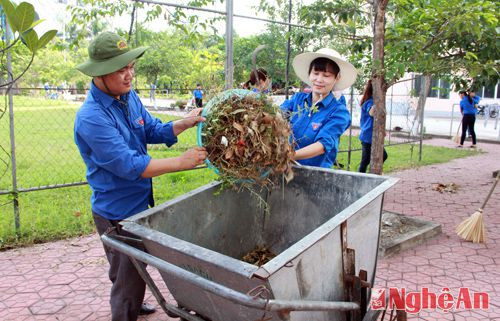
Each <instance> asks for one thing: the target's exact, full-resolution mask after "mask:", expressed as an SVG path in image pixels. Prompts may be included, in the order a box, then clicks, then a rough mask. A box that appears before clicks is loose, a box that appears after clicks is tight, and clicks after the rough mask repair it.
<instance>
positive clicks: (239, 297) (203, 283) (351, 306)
mask: <svg viewBox="0 0 500 321" xmlns="http://www.w3.org/2000/svg"><path fill="white" fill-rule="evenodd" d="M101 240H102V242H103V243H104V244H105V245H107V246H109V247H111V248H113V249H115V250H118V251H120V252H122V253H124V254H126V255H128V256H130V257H133V258H134V259H137V260H139V261H142V262H144V263H146V264H148V265H151V266H153V267H155V268H157V269H158V270H160V271H162V272H166V273H169V274H171V275H174V276H175V277H178V278H179V279H182V280H183V281H185V282H188V283H191V284H192V285H195V286H197V287H199V288H201V289H203V290H205V291H208V292H210V293H212V294H214V295H217V296H219V297H221V298H224V299H226V300H229V301H231V302H234V303H238V304H241V305H244V306H246V307H249V308H255V309H259V310H265V311H330V310H335V311H352V310H359V304H358V303H355V302H342V301H306V300H265V299H261V298H254V297H252V296H249V295H246V294H243V293H241V292H238V291H235V290H233V289H231V288H228V287H226V286H224V285H221V284H219V283H216V282H213V281H210V280H207V279H205V278H203V277H201V276H199V275H197V274H194V273H192V272H190V271H187V270H184V269H182V268H180V267H178V266H176V265H173V264H171V263H169V262H166V261H164V260H162V259H159V258H157V257H155V256H153V255H151V254H149V253H146V252H144V251H141V250H139V249H136V248H135V247H133V246H130V245H128V244H126V243H123V242H120V241H118V240H116V239H114V238H113V237H112V236H110V235H102V236H101Z"/></svg>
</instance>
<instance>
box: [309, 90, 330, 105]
mask: <svg viewBox="0 0 500 321" xmlns="http://www.w3.org/2000/svg"><path fill="white" fill-rule="evenodd" d="M312 95H313V93H312V92H311V93H309V94H308V95H307V98H306V100H307V103H308V105H309V106H311V105H312ZM332 101H334V102H337V99H336V98H335V96H334V95H333V93H332V92H330V93H329V94H328V96H326V97H325V98H323V100H322V101H320V102H319V103H318V107H321V106H323V107H324V106H328V105H330V104H331V103H332Z"/></svg>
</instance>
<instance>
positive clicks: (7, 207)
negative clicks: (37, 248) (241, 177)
mask: <svg viewBox="0 0 500 321" xmlns="http://www.w3.org/2000/svg"><path fill="white" fill-rule="evenodd" d="M192 90H194V89H182V90H179V89H172V88H162V89H156V90H155V91H154V92H152V91H151V90H150V89H149V88H140V89H139V90H138V92H139V95H140V97H141V100H142V102H143V104H144V105H145V106H146V108H147V109H148V110H149V111H150V112H151V113H152V114H153V115H154V116H156V117H158V118H160V119H162V120H163V121H170V120H175V119H178V118H180V117H183V116H184V115H185V114H186V112H187V111H188V110H189V109H191V108H194V106H193V102H192ZM215 92H216V91H215V90H208V91H207V92H206V93H205V97H206V98H204V99H205V102H206V100H208V99H209V98H210V97H211V96H213V95H214V94H215ZM86 93H87V91H86V90H80V91H78V90H76V89H63V88H59V89H49V90H46V89H43V88H18V89H16V90H15V92H14V95H13V105H14V108H13V111H14V113H13V121H14V122H13V126H11V125H10V123H9V113H8V112H7V113H6V114H4V116H3V117H2V118H0V131H1V135H0V164H1V165H2V168H1V172H0V175H1V176H0V249H6V248H9V247H12V246H16V245H17V244H29V243H36V242H42V241H48V240H51V239H60V238H64V237H68V236H75V235H82V234H87V233H90V232H92V231H93V230H94V226H93V221H92V216H91V209H90V196H91V191H90V188H89V186H88V185H87V184H86V180H85V165H84V163H83V161H82V160H81V157H80V155H79V152H78V149H77V147H76V145H75V143H74V140H73V124H74V120H75V115H76V112H77V110H78V108H79V107H80V106H81V104H82V102H83V100H84V99H85V97H86ZM344 96H345V98H346V101H347V107H348V108H350V109H351V108H352V109H351V115H352V126H351V128H349V129H348V130H347V131H346V132H345V133H344V135H343V136H342V138H341V144H340V152H339V155H338V163H337V164H336V167H337V168H340V169H347V170H352V171H356V170H357V168H358V167H359V163H360V158H361V144H360V142H359V139H358V138H357V135H358V133H359V129H358V126H359V120H360V106H359V101H360V95H359V93H356V92H352V93H344ZM272 98H273V100H274V101H275V103H277V104H280V103H281V102H282V101H283V100H284V99H285V97H284V96H282V95H273V96H272ZM351 102H352V103H351ZM415 107H416V98H414V97H410V96H408V95H388V97H387V126H386V128H387V135H386V147H387V150H388V153H389V162H390V161H391V154H392V153H393V150H391V148H392V147H391V146H394V148H398V147H399V148H400V149H401V148H403V149H405V150H406V152H407V153H410V156H409V161H410V162H413V161H414V162H415V163H417V160H418V159H419V158H420V156H421V155H419V149H418V148H415V147H416V146H418V145H417V144H415V143H420V142H421V140H420V139H421V136H420V135H419V134H418V131H415V130H413V133H414V134H413V135H412V134H411V133H412V128H413V129H416V128H418V123H416V122H415V121H414V119H415V117H414V114H415ZM443 121H444V122H445V125H444V128H445V129H446V131H448V130H449V126H450V120H449V119H444V120H443ZM452 121H453V119H452ZM426 123H427V119H426V120H425V123H424V128H425V124H426ZM451 126H452V128H456V127H453V123H451ZM456 126H458V124H457V125H456ZM10 127H12V129H13V134H14V135H13V136H11V135H10V130H9V128H10ZM10 137H13V141H11V138H10ZM402 144H408V145H406V146H407V147H401V146H400V145H402ZM195 145H196V129H195V128H192V129H189V130H187V131H186V132H184V133H182V134H181V135H180V137H179V142H178V143H177V144H176V145H174V146H173V147H171V148H167V147H166V146H165V145H152V146H149V153H150V154H151V155H152V157H154V158H163V157H174V156H178V155H180V154H181V153H182V152H184V151H186V150H187V149H189V148H191V147H193V146H195ZM11 146H12V147H13V148H12V149H11ZM399 153H400V152H399ZM394 155H400V154H398V152H396V151H395V150H394ZM13 156H15V157H13ZM396 157H398V156H394V157H393V159H394V158H396ZM386 165H387V164H386ZM216 178H217V177H216V175H215V174H214V173H213V172H212V171H210V170H209V169H206V168H202V169H195V170H191V171H183V172H177V173H169V174H165V175H162V176H160V177H156V178H154V179H153V184H154V196H155V201H156V203H157V204H160V203H163V202H165V201H167V200H169V199H172V198H174V197H176V196H178V195H181V194H184V193H186V192H187V191H190V190H192V189H194V188H197V187H199V186H202V185H204V184H207V183H209V182H211V181H213V180H215V179H216Z"/></svg>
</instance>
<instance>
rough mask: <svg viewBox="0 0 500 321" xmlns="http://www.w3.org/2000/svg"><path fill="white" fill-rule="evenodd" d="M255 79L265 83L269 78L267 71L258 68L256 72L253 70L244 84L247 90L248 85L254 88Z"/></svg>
mask: <svg viewBox="0 0 500 321" xmlns="http://www.w3.org/2000/svg"><path fill="white" fill-rule="evenodd" d="M257 78H259V81H265V80H266V79H267V78H269V76H268V73H267V71H266V70H265V69H264V68H258V69H257V70H255V69H253V70H252V72H251V73H250V79H249V80H248V81H247V82H246V83H245V85H246V86H248V88H250V85H252V86H255V85H256V84H257Z"/></svg>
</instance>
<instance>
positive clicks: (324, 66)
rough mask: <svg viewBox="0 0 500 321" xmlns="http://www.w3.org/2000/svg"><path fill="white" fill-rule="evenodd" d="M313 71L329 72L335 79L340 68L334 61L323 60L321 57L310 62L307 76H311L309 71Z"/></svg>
mask: <svg viewBox="0 0 500 321" xmlns="http://www.w3.org/2000/svg"><path fill="white" fill-rule="evenodd" d="M313 69H314V70H316V71H323V72H325V71H328V72H331V73H332V74H334V75H335V77H337V75H338V74H339V72H340V67H339V65H337V63H336V62H335V61H333V60H331V59H328V58H323V57H321V58H316V59H314V60H313V61H312V62H311V64H310V65H309V72H308V74H311V71H312V70H313Z"/></svg>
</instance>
